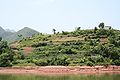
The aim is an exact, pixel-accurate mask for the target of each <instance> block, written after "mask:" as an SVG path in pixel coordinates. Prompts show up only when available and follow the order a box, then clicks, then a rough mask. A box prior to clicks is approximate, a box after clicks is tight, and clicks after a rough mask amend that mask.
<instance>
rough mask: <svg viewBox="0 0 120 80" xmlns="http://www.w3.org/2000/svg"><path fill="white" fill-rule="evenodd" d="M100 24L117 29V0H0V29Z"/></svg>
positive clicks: (66, 28)
mask: <svg viewBox="0 0 120 80" xmlns="http://www.w3.org/2000/svg"><path fill="white" fill-rule="evenodd" d="M100 22H104V23H106V25H112V26H113V27H114V28H116V29H120V0H0V26H2V27H3V28H4V29H6V28H9V29H14V30H16V31H17V30H20V29H22V28H23V27H30V28H33V29H35V30H38V31H39V32H43V33H51V32H52V29H53V28H55V29H56V30H57V31H62V30H64V31H70V30H73V29H74V28H75V27H79V26H80V27H82V29H86V28H94V27H95V26H97V25H98V24H99V23H100Z"/></svg>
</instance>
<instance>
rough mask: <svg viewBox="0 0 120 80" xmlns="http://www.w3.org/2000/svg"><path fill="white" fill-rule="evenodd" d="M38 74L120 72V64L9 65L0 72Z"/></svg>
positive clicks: (0, 69)
mask: <svg viewBox="0 0 120 80" xmlns="http://www.w3.org/2000/svg"><path fill="white" fill-rule="evenodd" d="M4 73H5V74H38V75H50V74H55V75H57V74H58V75H60V74H61V75H64V74H84V75H92V74H103V73H108V74H120V66H109V67H107V68H106V67H104V66H94V67H90V66H41V67H37V66H36V67H31V66H28V67H10V68H9V67H7V68H0V74H4Z"/></svg>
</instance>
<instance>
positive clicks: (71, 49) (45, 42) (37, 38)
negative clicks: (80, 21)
mask: <svg viewBox="0 0 120 80" xmlns="http://www.w3.org/2000/svg"><path fill="white" fill-rule="evenodd" d="M53 32H54V34H52V35H49V34H42V33H39V34H36V35H34V36H32V37H28V38H23V39H22V40H20V41H16V42H14V43H12V44H11V45H15V44H17V45H16V46H13V47H12V49H13V50H14V56H13V60H12V65H21V66H26V65H31V66H32V65H38V66H47V65H63V66H76V65H81V66H82V65H88V66H94V65H104V66H108V65H120V31H119V30H115V29H112V28H111V27H110V28H108V29H106V26H105V25H104V23H100V25H99V26H98V27H95V28H94V29H90V30H81V29H80V27H78V28H76V29H75V31H72V32H65V31H62V33H59V32H58V33H56V30H55V29H53ZM19 36H20V37H21V34H19ZM25 47H32V48H33V49H34V50H33V51H32V52H30V53H27V52H25V51H24V48H25ZM10 62H11V61H10Z"/></svg>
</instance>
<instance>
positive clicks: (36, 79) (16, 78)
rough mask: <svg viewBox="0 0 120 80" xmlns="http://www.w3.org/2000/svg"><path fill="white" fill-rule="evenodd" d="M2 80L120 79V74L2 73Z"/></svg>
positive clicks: (0, 75)
mask: <svg viewBox="0 0 120 80" xmlns="http://www.w3.org/2000/svg"><path fill="white" fill-rule="evenodd" d="M0 80H120V74H111V75H110V74H102V75H48V76H46V75H33V74H0Z"/></svg>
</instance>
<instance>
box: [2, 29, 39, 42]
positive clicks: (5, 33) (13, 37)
mask: <svg viewBox="0 0 120 80" xmlns="http://www.w3.org/2000/svg"><path fill="white" fill-rule="evenodd" d="M38 33H39V32H37V31H36V30H33V29H31V28H28V27H24V28H23V29H21V30H19V31H17V32H13V30H12V31H11V30H4V29H3V28H2V27H0V37H2V38H3V40H6V41H8V42H9V43H11V42H14V41H17V40H21V39H23V38H26V37H31V36H33V35H34V34H38Z"/></svg>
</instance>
